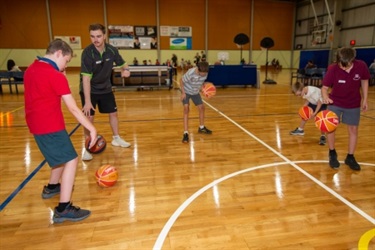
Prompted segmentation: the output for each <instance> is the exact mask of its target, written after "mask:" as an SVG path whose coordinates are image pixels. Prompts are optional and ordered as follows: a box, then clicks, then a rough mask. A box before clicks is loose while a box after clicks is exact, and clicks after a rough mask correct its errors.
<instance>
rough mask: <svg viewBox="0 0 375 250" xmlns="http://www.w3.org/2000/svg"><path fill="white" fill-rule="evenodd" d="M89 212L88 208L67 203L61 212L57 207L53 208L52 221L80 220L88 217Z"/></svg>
mask: <svg viewBox="0 0 375 250" xmlns="http://www.w3.org/2000/svg"><path fill="white" fill-rule="evenodd" d="M90 214H91V212H90V211H89V210H85V209H80V208H79V207H75V206H73V204H72V203H69V205H68V206H67V207H66V208H65V210H64V211H62V212H61V213H60V212H58V211H57V208H55V212H54V214H53V222H54V223H62V222H64V221H66V220H70V221H80V220H83V219H86V218H87V217H89V215H90Z"/></svg>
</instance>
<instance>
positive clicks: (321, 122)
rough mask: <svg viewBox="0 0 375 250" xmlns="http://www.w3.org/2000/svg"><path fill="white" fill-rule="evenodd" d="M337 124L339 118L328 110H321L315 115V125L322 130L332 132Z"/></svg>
mask: <svg viewBox="0 0 375 250" xmlns="http://www.w3.org/2000/svg"><path fill="white" fill-rule="evenodd" d="M338 124H339V118H338V117H337V115H336V114H335V113H334V112H332V111H330V110H322V111H320V112H319V113H318V114H316V116H315V126H316V127H317V128H318V129H319V130H320V131H322V132H326V133H330V132H333V131H335V129H336V128H337V126H338Z"/></svg>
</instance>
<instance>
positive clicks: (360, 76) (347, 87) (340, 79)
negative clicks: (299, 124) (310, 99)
mask: <svg viewBox="0 0 375 250" xmlns="http://www.w3.org/2000/svg"><path fill="white" fill-rule="evenodd" d="M355 56H356V52H355V50H354V49H352V48H345V47H344V48H341V49H339V50H337V53H336V62H335V63H334V64H332V65H330V66H329V67H328V70H327V73H326V75H325V77H324V79H323V87H322V97H323V103H326V104H329V105H328V110H331V111H333V112H334V113H336V115H337V116H338V117H339V119H340V121H341V122H342V123H345V124H347V126H348V133H349V145H348V154H347V156H346V159H345V164H346V165H348V166H349V167H350V168H351V169H352V170H357V171H358V170H360V169H361V167H360V165H359V164H358V163H357V161H356V160H355V158H354V151H355V148H356V146H357V140H358V125H359V120H360V113H361V109H362V110H363V111H367V109H368V104H367V95H368V82H369V79H370V73H369V70H368V68H367V65H366V63H365V62H363V61H361V60H356V59H355ZM330 88H331V92H330V93H329V94H328V89H330ZM361 89H362V96H361ZM335 133H336V132H335V131H333V132H331V133H328V134H327V139H328V146H329V165H330V166H331V168H333V169H337V168H339V167H340V162H339V161H338V160H337V153H336V149H335Z"/></svg>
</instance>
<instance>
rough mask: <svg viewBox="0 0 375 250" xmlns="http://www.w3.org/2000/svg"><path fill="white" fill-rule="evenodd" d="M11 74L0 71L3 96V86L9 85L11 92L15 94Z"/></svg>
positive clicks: (0, 86) (0, 91)
mask: <svg viewBox="0 0 375 250" xmlns="http://www.w3.org/2000/svg"><path fill="white" fill-rule="evenodd" d="M10 73H11V72H9V71H0V94H3V85H8V86H9V92H10V93H11V94H13V91H12V84H11V74H10Z"/></svg>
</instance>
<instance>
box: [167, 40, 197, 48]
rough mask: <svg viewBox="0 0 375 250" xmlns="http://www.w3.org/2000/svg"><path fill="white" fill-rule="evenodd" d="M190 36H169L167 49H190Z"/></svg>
mask: <svg viewBox="0 0 375 250" xmlns="http://www.w3.org/2000/svg"><path fill="white" fill-rule="evenodd" d="M191 44H192V42H191V37H178V38H177V37H171V38H169V49H180V50H189V49H192V46H191Z"/></svg>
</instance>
